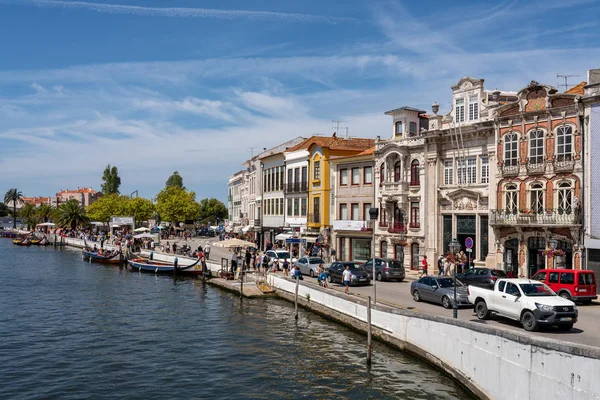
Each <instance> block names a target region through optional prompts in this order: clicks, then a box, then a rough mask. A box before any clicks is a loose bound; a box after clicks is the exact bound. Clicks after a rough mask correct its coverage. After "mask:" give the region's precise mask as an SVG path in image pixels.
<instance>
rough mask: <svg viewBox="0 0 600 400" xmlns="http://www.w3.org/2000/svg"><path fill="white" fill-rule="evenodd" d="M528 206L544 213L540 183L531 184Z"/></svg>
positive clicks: (542, 190) (536, 211) (542, 187)
mask: <svg viewBox="0 0 600 400" xmlns="http://www.w3.org/2000/svg"><path fill="white" fill-rule="evenodd" d="M529 195H530V206H531V209H532V210H533V212H535V213H537V214H543V213H544V186H543V185H542V184H541V183H534V184H532V185H531V192H530V194H529Z"/></svg>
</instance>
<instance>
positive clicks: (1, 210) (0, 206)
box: [0, 203, 9, 217]
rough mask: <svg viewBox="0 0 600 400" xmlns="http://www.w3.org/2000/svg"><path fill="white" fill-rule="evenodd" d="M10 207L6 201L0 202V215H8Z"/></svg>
mask: <svg viewBox="0 0 600 400" xmlns="http://www.w3.org/2000/svg"><path fill="white" fill-rule="evenodd" d="M8 212H9V209H8V207H7V206H6V204H4V203H0V217H6V216H7V215H8Z"/></svg>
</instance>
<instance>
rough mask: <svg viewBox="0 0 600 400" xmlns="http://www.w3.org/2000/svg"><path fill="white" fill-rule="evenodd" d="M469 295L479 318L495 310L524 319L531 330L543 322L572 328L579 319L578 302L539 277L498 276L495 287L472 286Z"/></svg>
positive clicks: (524, 324)
mask: <svg viewBox="0 0 600 400" xmlns="http://www.w3.org/2000/svg"><path fill="white" fill-rule="evenodd" d="M467 295H468V298H469V302H470V303H471V304H473V305H474V308H475V313H476V314H477V318H479V319H488V318H489V317H490V315H491V313H494V314H498V315H501V316H503V317H507V318H511V319H514V320H517V321H521V324H522V325H523V328H525V330H528V331H535V330H537V329H538V328H539V327H540V326H542V325H556V326H558V328H559V329H562V330H569V329H571V328H573V324H574V323H575V322H577V314H578V312H577V307H576V306H575V303H573V302H572V301H571V300H567V299H564V298H562V297H560V296H558V295H557V294H556V293H554V292H553V291H552V289H550V288H549V287H548V286H546V285H545V284H544V283H542V282H538V281H533V280H529V279H498V280H497V281H496V284H495V285H494V288H493V289H486V288H481V287H476V286H469V287H468V288H467Z"/></svg>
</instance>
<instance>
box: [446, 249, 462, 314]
mask: <svg viewBox="0 0 600 400" xmlns="http://www.w3.org/2000/svg"><path fill="white" fill-rule="evenodd" d="M448 248H449V249H450V252H451V253H452V254H454V285H453V286H454V302H453V304H452V317H453V318H458V303H457V301H456V255H457V254H458V252H459V251H460V243H458V240H456V238H454V239H452V240H451V241H450V244H449V245H448Z"/></svg>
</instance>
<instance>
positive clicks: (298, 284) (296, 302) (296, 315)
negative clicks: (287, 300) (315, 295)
mask: <svg viewBox="0 0 600 400" xmlns="http://www.w3.org/2000/svg"><path fill="white" fill-rule="evenodd" d="M298 286H300V279H299V278H298V277H296V299H295V300H294V304H295V305H294V319H298Z"/></svg>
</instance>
